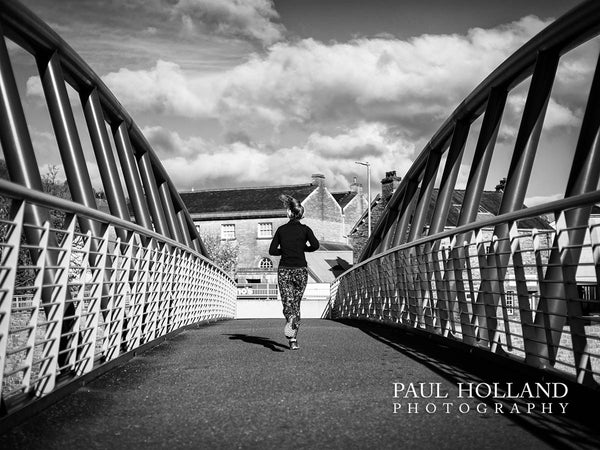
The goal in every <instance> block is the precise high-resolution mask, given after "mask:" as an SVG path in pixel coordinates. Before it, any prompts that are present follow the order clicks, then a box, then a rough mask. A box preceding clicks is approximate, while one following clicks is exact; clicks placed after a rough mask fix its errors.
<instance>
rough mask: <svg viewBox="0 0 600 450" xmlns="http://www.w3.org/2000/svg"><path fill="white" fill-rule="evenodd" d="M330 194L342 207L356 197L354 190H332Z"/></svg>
mask: <svg viewBox="0 0 600 450" xmlns="http://www.w3.org/2000/svg"><path fill="white" fill-rule="evenodd" d="M331 195H332V196H333V198H335V201H336V202H337V203H338V205H340V206H341V208H342V209H344V208H345V207H346V205H347V204H348V203H350V202H351V201H352V199H353V198H354V197H356V195H357V194H356V192H354V191H345V192H332V193H331Z"/></svg>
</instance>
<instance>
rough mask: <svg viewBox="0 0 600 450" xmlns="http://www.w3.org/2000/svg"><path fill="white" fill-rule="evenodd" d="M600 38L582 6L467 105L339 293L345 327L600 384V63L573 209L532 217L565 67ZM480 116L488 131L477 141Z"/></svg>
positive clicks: (570, 187)
mask: <svg viewBox="0 0 600 450" xmlns="http://www.w3.org/2000/svg"><path fill="white" fill-rule="evenodd" d="M599 31H600V3H599V2H595V1H589V2H585V3H582V4H581V5H580V6H578V7H577V8H575V9H574V10H572V11H570V12H569V13H567V14H566V15H565V16H563V17H561V18H560V19H558V20H557V21H555V22H554V23H552V24H551V25H550V26H549V27H547V28H546V29H545V30H543V31H542V32H541V33H540V34H538V35H537V36H536V37H534V38H533V39H532V40H531V41H530V42H528V43H527V44H525V45H524V46H523V47H522V48H521V49H520V50H518V51H517V52H516V53H515V54H513V55H512V56H511V57H510V58H508V59H507V60H506V61H505V62H504V63H503V64H502V65H500V66H499V67H498V69H496V70H495V71H494V72H493V73H492V74H491V75H490V76H489V77H488V78H486V79H485V80H484V81H483V82H482V83H481V84H480V85H479V86H478V87H477V88H476V89H475V90H474V91H473V92H472V93H471V94H470V95H469V96H468V97H467V98H466V99H465V100H464V101H463V102H462V103H461V104H460V105H459V106H458V108H457V109H456V110H455V111H454V112H453V113H452V115H451V116H450V117H449V118H448V119H447V120H446V122H445V123H444V124H443V125H442V127H441V128H440V129H439V130H438V131H437V132H436V134H435V135H434V136H433V138H432V139H431V140H430V141H429V143H428V144H427V145H426V146H425V148H424V150H423V151H422V152H421V153H420V155H419V156H418V157H417V159H416V161H415V162H414V164H413V165H412V167H411V168H410V169H409V171H408V172H407V173H406V175H405V177H404V178H403V179H402V182H401V183H400V185H399V186H398V188H397V190H396V191H395V192H394V194H393V196H392V197H391V199H390V200H389V202H388V204H387V205H386V208H385V210H384V212H383V214H382V217H381V219H380V220H379V222H378V223H377V225H376V226H375V229H374V232H373V235H372V236H371V238H370V239H369V241H368V242H367V244H366V246H365V249H364V251H363V253H362V255H361V258H360V263H359V264H357V265H356V266H354V267H353V268H352V269H350V270H349V271H347V272H345V273H344V274H342V275H341V276H340V277H339V278H338V280H337V281H336V282H335V283H334V284H333V285H332V315H333V317H336V318H358V319H368V320H378V321H388V322H393V323H397V324H399V325H400V326H404V327H408V328H411V329H418V330H422V331H424V332H429V333H433V334H436V335H440V336H443V337H447V338H449V339H454V340H459V341H461V342H463V343H465V344H467V345H471V346H477V347H482V348H486V349H488V350H489V351H490V352H494V353H497V354H502V355H504V356H509V357H511V358H516V359H519V360H522V361H523V362H524V363H526V364H528V365H531V366H535V367H540V368H546V369H548V370H554V369H557V370H560V371H561V373H563V374H568V375H570V376H572V377H574V379H575V380H576V381H577V382H578V383H581V384H586V385H590V386H597V384H598V381H599V377H600V367H599V364H600V360H599V358H600V339H599V336H600V323H599V320H598V317H597V315H596V314H597V313H598V312H599V311H600V308H599V307H598V306H599V305H598V301H599V300H598V298H599V296H598V287H597V285H598V281H599V280H600V240H599V236H600V234H599V230H598V226H599V225H598V222H600V220H599V219H598V218H597V217H596V216H595V215H593V214H592V210H593V208H594V207H596V205H597V204H598V203H599V202H600V191H598V181H599V176H600V69H599V68H598V67H599V66H598V65H597V66H596V70H595V73H594V76H593V79H592V81H591V88H590V91H589V95H588V97H587V108H586V109H585V112H584V115H583V120H582V122H581V126H580V129H579V139H578V141H577V144H576V146H575V148H574V149H573V152H572V157H571V169H570V173H569V177H568V182H567V184H566V189H565V192H564V197H565V198H564V199H563V200H560V201H556V202H552V203H547V204H545V205H541V206H536V207H533V208H525V207H524V206H523V205H524V202H525V196H526V193H527V188H528V187H529V184H530V182H531V174H532V168H533V164H534V160H535V156H536V151H537V149H538V143H539V141H540V135H541V133H542V127H543V124H544V117H545V113H546V110H547V108H548V104H549V100H550V96H551V92H552V88H553V84H554V78H555V75H556V72H557V67H558V65H559V60H560V58H561V56H562V55H564V54H565V53H567V52H568V51H570V50H572V49H574V48H576V47H578V46H581V45H583V44H585V43H586V42H588V41H590V40H591V39H592V38H594V37H595V36H597V35H598V33H599ZM529 76H531V78H530V82H529V87H528V92H527V98H526V102H525V105H524V108H523V111H522V115H521V125H520V127H519V130H518V133H517V135H516V140H515V143H514V148H513V151H512V154H511V155H509V156H511V157H512V159H511V162H510V167H509V169H508V173H507V174H506V183H505V186H504V190H503V193H502V194H501V202H500V204H499V211H498V212H497V213H498V214H497V216H496V217H492V218H490V219H488V220H485V221H480V220H479V219H480V218H481V217H478V212H479V207H480V202H481V199H482V196H483V195H484V186H485V184H486V181H487V178H488V174H489V173H490V165H491V161H492V155H493V154H494V151H495V150H496V138H497V136H498V130H499V128H500V123H501V120H502V118H503V111H504V108H505V105H506V102H507V97H508V95H509V93H510V92H511V91H512V90H513V89H515V87H516V86H517V85H519V84H520V83H521V82H522V81H524V80H526V79H527V78H528V77H529ZM563 89H564V86H563ZM478 118H482V120H481V122H480V123H479V124H478V127H479V128H478V129H477V128H474V130H471V127H472V125H473V124H474V122H475V121H476V120H477V119H478ZM470 133H471V134H473V133H474V136H475V138H476V145H475V147H474V151H473V153H472V155H470V154H469V153H468V152H466V151H465V145H466V142H467V138H468V137H469V135H470ZM465 155H469V158H470V159H467V157H466V156H465ZM444 161H445V162H444ZM461 166H462V167H465V166H466V167H468V168H469V169H470V172H469V176H468V180H467V182H466V187H465V188H464V197H463V198H462V199H461V204H460V205H458V211H457V212H456V213H457V214H458V219H457V223H456V227H455V228H454V229H449V228H448V226H447V218H448V215H449V212H450V211H451V208H456V207H457V205H455V204H453V202H454V199H455V198H456V197H455V194H456V186H457V179H458V177H459V172H460V170H461ZM440 175H441V176H440ZM549 176H551V175H549ZM496 179H498V178H496ZM547 214H549V215H551V216H552V217H553V219H552V220H551V221H550V222H546V223H548V224H549V226H547V227H541V228H538V229H535V228H532V227H529V228H527V227H524V226H523V225H522V222H521V221H523V220H524V219H527V218H541V217H543V216H545V215H547ZM583 279H587V280H588V282H587V284H586V283H583V282H582V280H583ZM589 280H591V282H590V281H589Z"/></svg>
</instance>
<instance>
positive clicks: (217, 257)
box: [201, 232, 240, 277]
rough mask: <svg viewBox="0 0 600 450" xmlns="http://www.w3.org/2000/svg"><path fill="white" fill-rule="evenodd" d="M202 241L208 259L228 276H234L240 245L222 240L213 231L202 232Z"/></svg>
mask: <svg viewBox="0 0 600 450" xmlns="http://www.w3.org/2000/svg"><path fill="white" fill-rule="evenodd" d="M201 238H202V241H203V242H204V245H205V247H206V250H207V251H208V256H209V257H210V259H211V260H212V261H213V262H214V263H215V264H216V265H217V266H219V267H220V268H221V269H223V270H224V271H225V272H227V273H228V274H229V275H230V276H232V277H233V276H234V274H235V272H236V270H237V265H238V258H239V253H240V247H239V245H237V243H236V242H235V241H223V240H221V236H219V235H218V234H217V233H215V232H204V233H202V235H201Z"/></svg>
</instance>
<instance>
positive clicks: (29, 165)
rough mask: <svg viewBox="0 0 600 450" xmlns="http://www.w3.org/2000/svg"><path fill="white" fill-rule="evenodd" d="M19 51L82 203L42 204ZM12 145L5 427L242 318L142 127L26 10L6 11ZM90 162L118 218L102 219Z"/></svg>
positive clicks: (5, 139)
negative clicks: (135, 357)
mask: <svg viewBox="0 0 600 450" xmlns="http://www.w3.org/2000/svg"><path fill="white" fill-rule="evenodd" d="M8 39H10V40H11V41H12V44H11V45H13V44H14V45H16V46H18V47H19V48H20V51H23V52H27V53H29V54H30V55H31V57H32V59H33V60H35V63H36V66H37V69H38V72H39V77H40V80H41V83H42V87H43V94H44V98H45V100H46V104H47V107H48V112H49V116H50V119H51V124H52V129H53V132H54V137H55V138H56V142H57V144H58V150H59V153H60V158H61V161H62V165H63V167H64V169H65V174H66V177H67V183H68V187H69V195H70V197H71V198H72V201H67V200H64V199H59V198H56V197H53V196H50V195H47V194H44V193H42V191H43V184H42V179H41V176H40V172H39V164H38V160H39V159H40V156H42V155H38V154H36V149H35V147H34V145H33V143H32V140H31V137H30V131H29V127H30V125H31V124H29V123H28V122H27V118H26V115H25V113H24V109H23V102H22V100H21V96H20V94H19V90H18V88H17V86H18V83H17V79H16V74H15V72H14V71H13V69H12V63H11V58H10V55H9V51H8V46H7V40H8ZM20 81H22V80H20ZM68 89H71V90H74V91H76V92H77V93H78V94H79V99H80V100H81V108H82V111H83V116H84V118H85V124H86V125H87V130H85V127H81V129H79V130H78V128H77V126H76V121H75V115H74V112H73V105H72V103H71V102H72V101H76V100H72V99H70V98H69V95H68ZM109 130H110V131H109ZM86 131H87V132H88V133H89V141H90V142H91V146H92V150H93V153H94V156H93V159H94V161H87V160H86V158H90V155H87V156H86V154H85V153H84V151H83V145H82V141H81V140H80V133H82V132H86ZM109 132H112V134H113V139H112V140H111V139H109ZM0 144H1V149H2V153H1V157H2V159H3V163H4V164H3V167H4V165H5V167H6V170H5V171H4V172H6V173H5V174H4V172H3V176H6V177H7V178H8V179H10V181H8V180H4V179H3V180H0V201H1V202H2V211H1V213H0V385H1V397H0V421H2V420H3V419H5V418H7V417H9V416H10V415H11V414H12V413H13V412H16V411H19V410H21V409H23V408H24V407H27V406H30V405H32V404H33V403H35V401H36V399H39V398H40V397H44V396H47V395H48V394H50V393H53V392H55V391H56V390H57V389H58V388H60V387H62V386H64V385H66V384H68V383H69V382H72V381H76V380H77V379H78V378H80V377H82V376H84V375H87V374H90V373H91V372H93V371H95V370H97V369H100V368H102V367H106V366H105V365H106V364H108V363H109V362H110V361H113V360H114V359H115V358H118V357H119V356H120V355H123V354H124V353H126V352H131V351H134V350H136V349H138V348H140V347H141V346H144V345H145V344H148V343H151V342H152V341H155V340H156V339H158V338H161V337H163V336H165V335H167V334H169V333H171V332H173V331H175V330H177V329H180V328H182V327H184V326H187V325H191V324H196V323H199V322H203V321H212V320H220V319H230V318H231V319H232V318H234V317H235V310H236V305H235V301H236V286H235V283H234V282H233V280H232V279H231V278H230V277H229V276H228V275H227V274H226V273H225V272H223V271H222V270H221V269H219V268H218V267H217V266H215V265H214V264H213V263H212V262H211V261H210V260H209V259H208V258H207V257H206V255H207V252H206V249H205V247H204V245H203V243H202V241H201V239H200V236H199V235H198V232H197V230H196V228H195V226H194V223H193V221H192V219H191V217H190V215H189V213H188V211H187V209H186V207H185V205H184V204H183V201H182V200H181V198H180V197H179V194H178V193H177V190H176V189H175V187H174V184H173V182H172V181H171V179H170V178H169V176H168V174H167V173H166V171H165V169H164V168H163V166H162V164H161V162H160V159H159V158H158V157H157V155H156V153H155V152H154V151H153V149H152V148H151V147H150V145H149V144H148V142H147V141H146V140H145V138H144V136H143V135H142V134H141V132H140V130H139V128H138V127H137V126H136V124H135V123H134V122H133V120H132V119H131V117H130V116H129V114H128V113H127V111H125V109H124V108H123V107H122V106H121V105H120V103H119V102H118V101H117V99H116V98H115V97H114V96H113V94H112V93H111V92H110V91H109V90H108V88H107V87H106V86H105V85H104V83H103V82H102V80H101V79H100V78H99V77H98V76H97V75H96V74H95V73H94V72H93V71H92V70H91V69H90V68H89V66H87V64H86V63H85V62H84V61H83V60H82V59H81V57H80V56H79V55H78V54H77V53H76V52H75V51H74V50H73V49H72V48H71V47H69V45H68V44H67V43H65V42H64V41H63V40H62V39H61V38H60V37H59V36H58V35H57V34H56V33H55V32H54V31H53V30H51V29H50V27H48V26H47V25H46V24H45V23H43V22H42V21H41V20H40V19H39V18H37V17H36V16H35V14H33V13H32V12H31V11H29V10H28V9H27V8H26V7H24V6H23V5H21V4H20V3H18V2H17V1H13V0H0ZM113 147H114V148H113ZM38 151H39V150H38ZM116 156H118V160H117V157H116ZM90 163H92V164H93V163H96V165H97V166H98V169H99V172H100V175H101V179H102V184H103V188H104V194H105V198H106V203H107V206H108V209H109V210H110V214H108V213H103V212H100V211H99V209H98V204H97V201H96V196H95V192H94V189H93V187H92V182H91V179H90V175H89V173H88V168H87V167H88V165H89V164H90ZM121 180H123V181H121ZM123 182H124V183H123Z"/></svg>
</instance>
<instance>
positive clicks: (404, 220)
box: [392, 178, 419, 247]
mask: <svg viewBox="0 0 600 450" xmlns="http://www.w3.org/2000/svg"><path fill="white" fill-rule="evenodd" d="M418 188H419V180H418V179H414V178H413V179H410V180H409V181H408V185H407V187H406V190H405V191H404V195H403V196H402V203H401V206H400V208H398V216H397V218H396V221H395V224H394V225H392V227H393V228H394V232H393V233H394V239H393V241H392V247H396V246H397V245H400V244H403V243H404V242H406V232H407V230H408V225H409V222H410V219H411V214H412V211H413V207H414V203H415V200H416V198H415V194H416V193H417V190H418Z"/></svg>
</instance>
